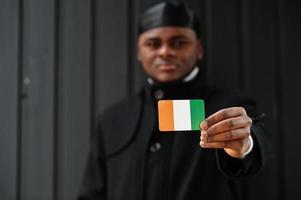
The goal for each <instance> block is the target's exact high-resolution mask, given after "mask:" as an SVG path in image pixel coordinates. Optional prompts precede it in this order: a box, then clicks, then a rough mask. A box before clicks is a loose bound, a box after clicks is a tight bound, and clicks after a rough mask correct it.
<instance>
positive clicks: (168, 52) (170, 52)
mask: <svg viewBox="0 0 301 200" xmlns="http://www.w3.org/2000/svg"><path fill="white" fill-rule="evenodd" d="M158 55H159V56H160V57H161V58H169V57H173V56H174V55H175V50H174V49H172V48H171V47H170V46H169V45H168V44H165V45H162V46H161V47H160V49H159V51H158Z"/></svg>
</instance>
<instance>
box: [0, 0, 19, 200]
mask: <svg viewBox="0 0 301 200" xmlns="http://www.w3.org/2000/svg"><path fill="white" fill-rule="evenodd" d="M18 6H19V4H18V1H17V0H6V1H4V2H1V6H0V177H1V178H0V197H1V199H3V200H14V199H15V198H16V196H17V195H16V194H17V193H16V192H17V176H18V166H17V162H18V161H17V159H18V156H17V152H18V146H17V141H18V140H17V136H18V108H19V106H18V92H19V91H18V88H19V87H18V85H19V81H18V79H19V74H18V72H19V70H18V69H19V62H18V54H19V50H18V41H19V40H18V38H19V34H18V28H19V12H18V11H19V10H18Z"/></svg>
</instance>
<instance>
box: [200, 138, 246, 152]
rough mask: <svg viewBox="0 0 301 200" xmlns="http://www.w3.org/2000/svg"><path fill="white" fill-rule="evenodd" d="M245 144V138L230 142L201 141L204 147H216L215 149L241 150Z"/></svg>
mask: <svg viewBox="0 0 301 200" xmlns="http://www.w3.org/2000/svg"><path fill="white" fill-rule="evenodd" d="M243 145H244V140H241V139H240V140H233V141H228V142H204V141H200V146H201V147H202V148H214V149H228V150H233V151H240V150H241V149H242V147H243Z"/></svg>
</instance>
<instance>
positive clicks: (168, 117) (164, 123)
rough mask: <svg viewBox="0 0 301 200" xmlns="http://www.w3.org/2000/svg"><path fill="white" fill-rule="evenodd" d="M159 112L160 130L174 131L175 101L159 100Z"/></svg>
mask: <svg viewBox="0 0 301 200" xmlns="http://www.w3.org/2000/svg"><path fill="white" fill-rule="evenodd" d="M158 114H159V130H160V131H173V130H174V121H173V101H172V100H161V101H159V102H158Z"/></svg>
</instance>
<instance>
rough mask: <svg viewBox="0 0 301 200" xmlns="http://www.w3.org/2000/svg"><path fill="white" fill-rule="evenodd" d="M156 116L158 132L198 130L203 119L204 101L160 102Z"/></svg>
mask: <svg viewBox="0 0 301 200" xmlns="http://www.w3.org/2000/svg"><path fill="white" fill-rule="evenodd" d="M158 115H159V116H158V119H159V130H160V131H192V130H200V123H201V122H202V121H203V120H204V119H205V105H204V101H203V100H202V99H191V100H189V99H188V100H160V101H159V102H158Z"/></svg>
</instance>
